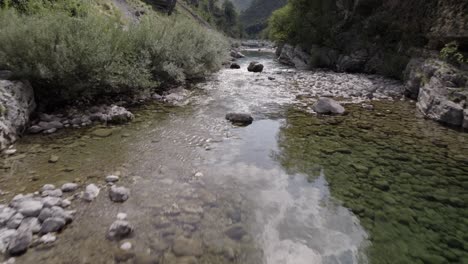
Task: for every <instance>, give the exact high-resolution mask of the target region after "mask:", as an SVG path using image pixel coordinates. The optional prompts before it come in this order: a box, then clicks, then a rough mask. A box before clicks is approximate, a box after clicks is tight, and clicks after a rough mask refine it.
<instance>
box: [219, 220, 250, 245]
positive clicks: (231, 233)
mask: <svg viewBox="0 0 468 264" xmlns="http://www.w3.org/2000/svg"><path fill="white" fill-rule="evenodd" d="M224 234H226V236H228V237H229V238H230V239H232V240H237V241H239V240H241V239H242V237H243V236H245V235H247V231H246V230H245V228H244V227H243V226H242V225H240V224H236V225H232V226H230V227H229V228H227V229H226V230H225V231H224Z"/></svg>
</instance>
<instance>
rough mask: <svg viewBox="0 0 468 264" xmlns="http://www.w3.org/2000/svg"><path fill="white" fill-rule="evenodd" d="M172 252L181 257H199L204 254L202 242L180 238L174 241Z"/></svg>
mask: <svg viewBox="0 0 468 264" xmlns="http://www.w3.org/2000/svg"><path fill="white" fill-rule="evenodd" d="M172 251H174V254H175V255H176V256H179V257H183V256H195V257H199V256H201V255H202V254H203V247H202V243H201V242H200V241H197V240H194V239H191V238H186V237H184V236H180V237H177V238H176V239H175V240H174V245H173V246H172Z"/></svg>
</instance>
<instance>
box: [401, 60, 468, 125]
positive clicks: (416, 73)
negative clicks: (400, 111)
mask: <svg viewBox="0 0 468 264" xmlns="http://www.w3.org/2000/svg"><path fill="white" fill-rule="evenodd" d="M405 79H406V91H405V94H406V95H407V96H408V97H410V98H412V99H416V100H417V104H416V105H417V107H418V109H419V110H420V111H421V112H422V113H423V114H424V115H425V116H426V117H428V118H430V119H432V120H436V121H438V122H441V123H444V124H447V125H451V126H456V127H463V126H465V127H466V126H468V116H467V115H466V114H465V112H466V111H467V110H466V109H467V105H466V101H467V98H468V90H467V87H468V73H467V72H464V71H462V70H460V69H458V68H456V67H455V66H453V65H451V64H449V63H446V62H444V61H441V60H437V59H427V60H422V59H413V60H411V61H410V63H409V64H408V66H407V68H406V70H405ZM465 123H466V124H465Z"/></svg>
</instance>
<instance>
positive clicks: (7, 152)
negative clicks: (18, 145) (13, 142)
mask: <svg viewBox="0 0 468 264" xmlns="http://www.w3.org/2000/svg"><path fill="white" fill-rule="evenodd" d="M3 153H5V155H13V154H15V153H16V149H7V150H5V151H3Z"/></svg>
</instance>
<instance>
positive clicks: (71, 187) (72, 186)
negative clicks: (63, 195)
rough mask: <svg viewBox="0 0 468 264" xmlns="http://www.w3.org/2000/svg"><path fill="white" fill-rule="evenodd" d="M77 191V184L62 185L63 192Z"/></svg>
mask: <svg viewBox="0 0 468 264" xmlns="http://www.w3.org/2000/svg"><path fill="white" fill-rule="evenodd" d="M77 189H78V184H76V183H72V182H69V183H65V184H63V185H62V191H63V192H74V191H76V190H77Z"/></svg>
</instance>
